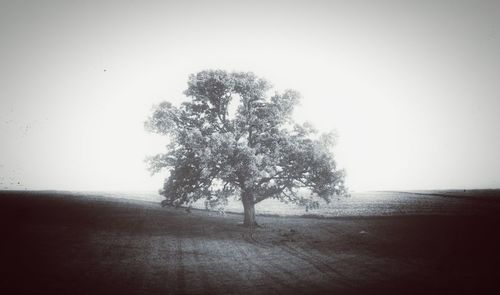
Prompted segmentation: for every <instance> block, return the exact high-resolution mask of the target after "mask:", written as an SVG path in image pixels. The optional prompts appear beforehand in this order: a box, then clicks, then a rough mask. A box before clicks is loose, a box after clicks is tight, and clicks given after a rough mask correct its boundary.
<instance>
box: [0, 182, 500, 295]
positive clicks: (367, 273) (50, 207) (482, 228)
mask: <svg viewBox="0 0 500 295" xmlns="http://www.w3.org/2000/svg"><path fill="white" fill-rule="evenodd" d="M269 207H270V208H271V207H272V206H269ZM265 209H266V208H264V209H262V208H261V213H272V212H264V211H265ZM325 210H326V209H325ZM335 210H336V211H335ZM271 211H272V210H271ZM273 212H274V211H273ZM301 212H302V211H301ZM325 212H326V213H325ZM281 213H282V212H281ZM302 213H303V212H302ZM316 213H317V212H316ZM320 213H321V214H320V215H322V216H325V217H327V218H325V217H323V218H303V217H297V216H286V217H278V216H258V217H257V221H258V222H259V223H260V224H261V227H260V228H254V229H247V228H244V227H242V226H241V225H240V222H241V221H242V216H241V215H239V214H232V213H230V214H227V215H225V216H220V215H218V214H216V213H214V212H208V211H203V210H192V212H191V213H190V214H189V213H187V212H186V211H185V210H176V209H172V208H161V207H160V206H159V205H158V204H157V203H154V202H146V201H138V200H126V199H115V198H106V197H102V196H99V195H92V194H72V193H53V192H8V191H5V192H0V220H1V231H2V232H1V237H2V242H1V246H0V247H1V248H0V250H1V252H0V253H1V254H0V255H1V261H2V264H1V265H2V266H1V272H2V273H1V276H0V277H1V280H2V281H1V285H0V288H1V289H0V293H1V294H23V293H33V294H34V293H37V294H38V293H47V294H56V293H58V294H374V293H377V294H380V293H384V294H391V293H403V292H404V293H405V294H408V293H439V294H444V293H445V292H446V293H449V292H455V293H462V294H463V293H469V294H481V293H482V294H493V293H495V291H496V292H498V291H499V290H500V287H499V286H498V282H499V280H500V254H499V252H500V251H499V250H500V237H499V235H500V234H499V233H500V230H499V229H500V227H499V225H500V194H499V193H498V191H487V193H486V195H485V191H475V192H474V191H473V192H466V193H462V192H458V191H457V192H453V191H448V192H410V193H396V192H377V193H365V194H357V195H354V196H353V197H352V198H350V199H346V200H340V201H338V202H336V203H333V204H331V205H330V207H329V209H328V210H326V211H322V212H320Z"/></svg>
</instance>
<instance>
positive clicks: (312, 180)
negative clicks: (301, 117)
mask: <svg viewBox="0 0 500 295" xmlns="http://www.w3.org/2000/svg"><path fill="white" fill-rule="evenodd" d="M270 89H271V87H270V84H269V83H268V82H267V81H265V80H263V79H260V78H258V77H256V76H255V75H254V74H253V73H244V72H233V73H228V72H226V71H222V70H207V71H202V72H199V73H197V74H195V75H194V74H193V75H191V76H190V77H189V80H188V88H187V90H186V91H185V92H184V94H185V95H186V96H187V97H188V98H189V100H188V101H186V102H184V103H182V104H181V105H180V107H175V106H173V105H172V104H171V103H169V102H162V103H160V104H159V105H157V106H156V107H155V108H154V110H153V113H152V115H151V116H150V117H149V118H148V120H147V121H146V123H145V126H146V128H147V129H148V130H149V131H151V132H155V133H159V134H163V135H167V136H168V137H169V139H170V141H169V144H168V145H167V152H166V153H164V154H159V155H156V156H153V157H150V158H149V159H148V162H149V169H150V171H151V172H152V173H157V172H159V171H161V170H162V169H163V168H168V169H169V170H170V175H169V177H168V178H166V179H165V183H164V186H163V189H162V190H160V193H161V194H162V195H163V196H165V198H166V199H165V200H164V201H163V202H162V204H163V205H172V206H181V205H189V204H190V203H192V202H195V201H197V200H200V199H205V202H206V204H207V205H208V206H215V205H218V204H227V200H228V198H229V197H231V196H235V195H236V196H239V199H240V200H241V201H242V203H243V207H244V222H243V224H244V225H245V226H253V225H256V222H255V209H254V206H255V204H257V203H259V202H261V201H263V200H265V199H268V198H274V199H279V200H281V201H284V202H292V203H296V204H300V205H303V206H306V208H315V207H318V206H319V202H318V200H319V198H322V199H323V200H325V201H326V202H330V200H331V198H332V196H334V195H342V194H344V193H345V187H344V172H343V171H342V170H339V169H337V167H336V162H335V160H334V158H333V155H332V153H331V152H330V147H331V146H332V145H333V140H334V137H333V135H332V134H318V132H317V131H316V130H314V129H313V128H312V127H311V126H310V125H309V124H307V123H306V124H297V123H294V122H293V120H292V117H291V115H292V111H293V109H294V107H295V105H296V104H297V103H298V101H299V94H298V92H296V91H293V90H287V91H284V92H283V93H275V94H274V95H272V96H270V97H268V96H267V92H268V91H269V90H270ZM306 191H307V192H308V193H306Z"/></svg>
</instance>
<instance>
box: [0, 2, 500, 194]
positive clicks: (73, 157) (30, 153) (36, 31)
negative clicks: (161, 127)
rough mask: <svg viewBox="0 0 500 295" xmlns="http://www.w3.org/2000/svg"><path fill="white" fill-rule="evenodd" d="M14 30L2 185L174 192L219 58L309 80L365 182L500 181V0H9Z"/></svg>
mask: <svg viewBox="0 0 500 295" xmlns="http://www.w3.org/2000/svg"><path fill="white" fill-rule="evenodd" d="M0 42H1V46H0V119H1V120H0V189H25V188H26V189H58V190H137V191H155V190H157V189H159V188H160V187H161V186H162V182H163V178H164V177H165V176H166V172H165V173H163V174H160V175H155V176H151V175H150V173H149V172H148V171H147V170H146V165H145V163H144V159H145V157H146V156H148V155H152V154H155V153H159V152H162V151H164V150H165V144H166V143H167V140H166V138H163V137H161V136H158V135H154V134H149V133H147V132H146V131H145V130H144V128H143V122H144V121H145V120H146V118H147V116H148V115H149V114H150V113H151V111H152V106H153V105H154V104H158V103H159V102H161V101H164V100H167V101H171V102H173V103H174V104H178V103H180V102H181V101H183V100H184V99H185V98H184V96H183V94H182V92H183V90H184V89H185V88H186V86H187V84H186V82H187V78H188V76H189V74H192V73H196V72H198V71H201V70H205V69H223V70H227V71H245V72H247V71H251V72H254V73H255V74H256V75H258V76H259V77H263V78H265V79H267V80H269V81H270V82H271V83H272V84H273V85H274V86H275V89H276V90H278V91H282V90H285V89H289V88H291V89H295V90H297V91H299V92H300V93H301V94H302V101H301V103H300V105H299V106H298V107H297V108H296V111H295V114H294V116H295V118H296V119H297V121H299V122H303V121H309V122H311V123H312V124H313V125H314V126H316V127H317V128H318V129H319V130H320V131H325V132H327V131H335V132H336V134H337V135H338V140H337V145H336V146H335V148H334V153H335V157H336V160H337V161H338V163H339V165H340V166H341V167H342V168H344V169H345V170H346V173H347V179H346V182H347V185H348V186H349V188H350V189H351V190H354V191H356V190H357V191H359V190H410V189H452V188H457V189H462V188H463V189H470V188H500V152H499V151H500V116H499V113H500V2H499V1H483V0H481V1H477V0H475V1H439V0H437V1H436V0H434V1H408V0H406V1H405V0H402V1H358V0H354V1H311V0H309V1H255V0H254V1H147V0H143V1H103V0H99V1H50V0H47V1H35V0H33V1H28V0H26V1H6V0H0Z"/></svg>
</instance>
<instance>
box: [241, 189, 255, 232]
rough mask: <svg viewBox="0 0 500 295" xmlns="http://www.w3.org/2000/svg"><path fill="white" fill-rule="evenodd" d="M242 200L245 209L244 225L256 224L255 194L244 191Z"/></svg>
mask: <svg viewBox="0 0 500 295" xmlns="http://www.w3.org/2000/svg"><path fill="white" fill-rule="evenodd" d="M241 201H242V202H243V210H244V219H243V225H244V226H256V225H257V222H256V221H255V203H254V198H253V195H252V194H251V193H243V194H242V196H241Z"/></svg>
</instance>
